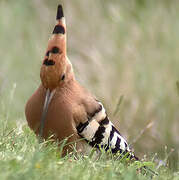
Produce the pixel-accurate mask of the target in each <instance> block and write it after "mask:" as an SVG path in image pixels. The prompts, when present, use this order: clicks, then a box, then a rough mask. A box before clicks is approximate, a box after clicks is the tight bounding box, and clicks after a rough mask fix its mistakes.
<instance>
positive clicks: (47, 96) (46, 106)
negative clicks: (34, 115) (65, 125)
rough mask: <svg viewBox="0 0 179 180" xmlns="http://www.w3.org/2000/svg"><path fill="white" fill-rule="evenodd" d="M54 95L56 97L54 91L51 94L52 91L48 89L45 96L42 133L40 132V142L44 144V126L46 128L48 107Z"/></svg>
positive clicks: (41, 122)
mask: <svg viewBox="0 0 179 180" xmlns="http://www.w3.org/2000/svg"><path fill="white" fill-rule="evenodd" d="M53 95H54V91H51V92H50V89H47V91H46V95H45V102H44V106H43V111H42V116H41V121H40V132H39V137H40V142H42V136H43V130H44V126H45V119H46V116H47V111H48V106H49V104H50V102H51V100H52V97H53Z"/></svg>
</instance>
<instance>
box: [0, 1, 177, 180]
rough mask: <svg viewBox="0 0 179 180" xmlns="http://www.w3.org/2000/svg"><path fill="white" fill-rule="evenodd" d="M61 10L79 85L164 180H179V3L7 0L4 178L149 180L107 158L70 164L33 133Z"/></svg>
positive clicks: (0, 87)
mask: <svg viewBox="0 0 179 180" xmlns="http://www.w3.org/2000/svg"><path fill="white" fill-rule="evenodd" d="M59 3H62V4H63V5H64V9H65V16H66V19H67V28H68V56H69V59H70V60H71V61H72V64H73V66H74V71H75V73H76V78H77V79H78V81H80V82H81V84H83V85H84V86H85V87H86V88H88V89H90V91H91V92H92V93H93V94H96V96H97V97H98V99H99V100H101V101H102V102H103V103H104V106H105V107H106V109H107V111H108V114H109V116H110V117H111V120H112V121H113V122H114V123H115V124H116V126H117V127H119V130H120V131H121V133H122V134H123V135H124V136H125V137H126V138H127V139H128V142H129V143H131V146H132V147H133V148H134V149H135V152H136V154H137V156H139V157H141V159H143V160H144V161H145V162H147V164H149V165H151V168H152V169H155V170H156V171H158V172H159V174H160V175H159V177H157V178H156V179H179V169H178V168H179V138H178V137H179V129H178V128H179V121H178V118H179V111H178V109H179V96H178V94H177V86H176V82H177V81H178V80H179V60H178V57H179V51H178V47H179V38H178V29H179V21H178V18H179V6H178V2H177V0H173V1H170V0H158V1H156V0H150V1H148V0H132V1H131V0H126V1H122V0H111V1H107V0H103V1H95V0H90V1H80V0H75V1H58V0H54V1H48V0H32V1H26V0H18V1H13V0H1V1H0V37H1V41H0V55H1V66H0V124H1V125H0V179H40V178H43V179H62V178H63V179H110V178H112V179H119V178H120V179H145V178H146V179H148V178H149V176H144V175H142V174H140V173H137V171H136V169H137V168H138V167H140V166H141V164H136V163H132V164H131V165H127V164H126V163H123V162H121V161H116V160H114V159H113V158H112V159H109V158H107V157H105V155H104V156H102V157H100V158H99V159H94V157H89V156H85V157H81V156H80V155H78V157H76V155H68V156H66V157H64V158H62V157H60V153H59V151H58V149H59V148H58V147H57V146H56V144H50V145H48V146H47V145H46V143H43V144H39V143H38V142H37V139H36V137H35V136H34V134H33V133H32V132H31V130H30V129H29V128H28V126H27V124H26V120H25V115H24V106H25V103H26V101H27V99H28V98H29V97H30V96H31V94H32V93H33V92H34V91H35V89H36V88H37V87H38V86H39V84H40V78H39V70H40V66H41V61H42V59H43V56H44V52H45V49H46V46H47V41H48V38H49V36H50V33H51V31H52V29H53V26H54V23H55V15H56V7H57V4H59ZM148 161H149V162H148Z"/></svg>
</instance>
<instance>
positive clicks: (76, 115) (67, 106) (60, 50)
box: [25, 5, 139, 161]
mask: <svg viewBox="0 0 179 180" xmlns="http://www.w3.org/2000/svg"><path fill="white" fill-rule="evenodd" d="M56 20H57V23H56V25H55V27H54V29H53V32H52V35H51V38H50V39H49V41H48V46H47V50H46V52H45V56H44V59H43V61H42V65H41V69H40V79H41V84H40V85H39V87H38V89H37V90H36V91H35V92H34V93H33V95H32V96H31V97H30V98H29V100H28V101H27V103H26V106H25V115H26V120H27V123H28V126H29V127H30V128H31V129H32V130H33V131H34V132H35V134H36V135H37V136H38V137H41V138H42V139H45V140H46V139H48V138H49V137H50V136H51V135H52V138H53V139H54V140H57V141H58V142H62V141H63V140H64V139H65V138H68V139H67V142H68V144H70V143H72V142H76V149H77V151H79V152H81V151H85V150H86V149H87V148H86V147H91V148H96V149H97V150H99V149H101V148H103V149H104V150H105V151H106V152H107V151H109V150H110V152H112V154H116V153H118V152H119V153H120V154H121V153H122V154H126V153H128V155H127V156H128V157H130V159H134V160H137V161H138V160H139V158H138V157H136V156H135V155H134V153H133V152H132V151H131V149H130V147H129V145H128V143H127V141H126V139H125V138H124V137H123V136H122V135H121V133H120V132H119V131H118V130H117V128H116V127H115V126H114V124H113V123H112V122H111V121H110V119H109V117H108V115H107V112H106V110H105V108H104V106H103V104H102V103H101V102H100V101H99V100H98V99H97V98H96V97H95V96H94V95H92V94H91V93H90V92H89V91H88V90H87V89H86V88H84V87H83V86H81V85H80V83H79V82H78V81H77V80H76V79H75V75H74V71H73V66H72V64H71V62H70V60H69V58H68V57H67V46H66V34H67V28H66V23H65V17H64V13H63V8H62V5H58V8H57V15H56ZM70 151H72V147H71V146H70V145H66V146H64V149H63V153H64V155H65V154H67V153H68V152H70Z"/></svg>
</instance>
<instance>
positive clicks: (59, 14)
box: [56, 4, 64, 20]
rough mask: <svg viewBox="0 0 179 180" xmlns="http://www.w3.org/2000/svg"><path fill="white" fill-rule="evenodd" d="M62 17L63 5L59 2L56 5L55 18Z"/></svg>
mask: <svg viewBox="0 0 179 180" xmlns="http://www.w3.org/2000/svg"><path fill="white" fill-rule="evenodd" d="M62 17H64V15H63V7H62V5H61V4H59V5H58V9H57V17H56V20H58V19H61V18H62Z"/></svg>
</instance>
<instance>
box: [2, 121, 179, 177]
mask: <svg viewBox="0 0 179 180" xmlns="http://www.w3.org/2000/svg"><path fill="white" fill-rule="evenodd" d="M1 123H2V124H3V126H2V127H1V132H2V134H1V136H0V179H18V180H20V179H84V180H86V179H126V180H129V179H131V180H134V179H141V180H142V179H149V178H150V173H147V175H146V174H145V175H143V174H142V173H139V172H137V170H136V169H137V168H140V167H141V166H142V165H147V166H148V167H150V168H155V167H154V163H152V162H144V164H142V163H136V162H134V163H132V164H129V163H128V164H126V160H125V159H123V160H115V158H109V157H107V156H106V154H105V153H104V152H102V154H101V156H99V157H98V158H97V157H96V156H95V153H94V155H93V154H92V153H91V154H89V155H88V156H87V155H86V156H82V155H79V154H76V153H73V154H69V155H67V156H65V157H61V156H60V151H59V147H58V146H57V145H56V144H55V143H50V142H44V143H41V144H39V143H38V141H37V138H36V137H35V135H34V134H33V133H32V131H30V130H29V128H28V127H27V126H17V127H16V128H15V129H14V128H9V125H8V124H6V121H4V122H1ZM74 152H75V150H74ZM155 171H156V168H155ZM157 171H158V172H159V174H160V175H159V177H154V179H178V176H177V174H176V173H172V172H171V171H170V170H169V169H168V168H167V167H164V166H163V167H160V168H159V169H158V170H157Z"/></svg>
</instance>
